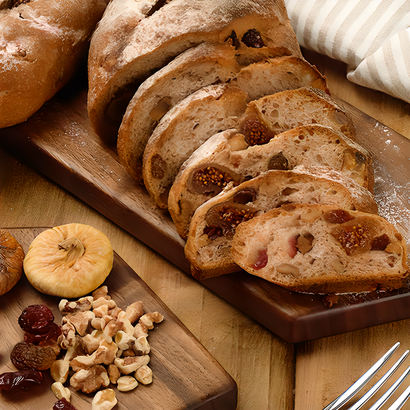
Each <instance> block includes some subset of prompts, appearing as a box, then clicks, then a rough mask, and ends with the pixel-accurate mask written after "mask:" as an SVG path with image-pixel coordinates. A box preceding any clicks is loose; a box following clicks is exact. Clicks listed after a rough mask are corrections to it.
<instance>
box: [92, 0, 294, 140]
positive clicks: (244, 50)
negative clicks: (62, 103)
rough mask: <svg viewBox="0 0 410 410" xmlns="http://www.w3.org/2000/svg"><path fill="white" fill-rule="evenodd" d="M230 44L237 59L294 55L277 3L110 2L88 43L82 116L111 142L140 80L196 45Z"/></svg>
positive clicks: (245, 61) (281, 7)
mask: <svg viewBox="0 0 410 410" xmlns="http://www.w3.org/2000/svg"><path fill="white" fill-rule="evenodd" d="M225 41H228V42H231V43H232V44H234V45H235V47H236V48H237V51H236V53H237V54H238V56H239V57H240V60H241V64H242V63H243V64H249V63H251V62H254V61H259V60H261V59H262V58H267V57H270V56H271V54H272V53H273V55H275V56H276V55H296V56H301V52H300V48H299V44H298V43H297V40H296V36H295V33H294V32H293V29H292V27H291V25H290V22H289V18H288V16H287V12H286V8H285V5H284V1H283V0H243V1H241V2H236V1H232V0H207V1H203V0H170V1H161V0H149V1H146V0H112V1H111V2H110V4H109V5H108V7H107V10H106V12H105V13H104V16H103V18H102V19H101V21H100V24H99V26H98V27H97V29H96V31H95V32H94V35H93V37H92V40H91V44H90V53H89V64H88V66H89V94H88V113H89V117H90V121H91V124H92V126H93V127H94V130H95V131H96V133H97V134H98V135H99V136H101V137H102V138H103V139H104V140H105V141H106V142H107V143H108V142H112V141H113V139H114V140H115V138H116V136H117V131H118V128H119V125H120V123H121V118H122V115H123V114H124V112H125V108H126V105H127V104H128V102H129V100H130V99H131V97H132V95H133V94H134V92H135V91H136V89H137V88H138V86H139V85H140V84H141V82H142V81H144V80H145V79H146V78H148V77H149V76H150V75H151V74H153V73H154V72H155V71H157V70H158V69H160V68H161V67H163V66H165V65H166V64H168V63H169V62H170V61H171V60H172V59H173V58H175V57H176V56H177V55H179V54H181V53H182V52H184V51H185V50H187V49H189V48H191V47H195V46H196V45H198V44H200V43H203V42H211V43H223V42H225Z"/></svg>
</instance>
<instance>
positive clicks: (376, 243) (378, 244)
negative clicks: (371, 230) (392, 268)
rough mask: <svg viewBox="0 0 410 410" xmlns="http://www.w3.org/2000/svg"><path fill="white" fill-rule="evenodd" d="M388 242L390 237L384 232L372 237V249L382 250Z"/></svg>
mask: <svg viewBox="0 0 410 410" xmlns="http://www.w3.org/2000/svg"><path fill="white" fill-rule="evenodd" d="M389 243H390V238H389V237H388V236H387V235H386V234H383V235H382V236H379V237H377V238H374V239H373V241H372V251H384V250H385V249H386V248H387V245H388V244H389Z"/></svg>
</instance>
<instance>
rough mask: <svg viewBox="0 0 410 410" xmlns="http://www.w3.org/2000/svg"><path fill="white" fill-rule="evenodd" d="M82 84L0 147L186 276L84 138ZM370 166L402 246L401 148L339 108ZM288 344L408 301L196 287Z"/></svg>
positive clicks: (166, 232) (405, 295)
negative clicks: (352, 125)
mask: <svg viewBox="0 0 410 410" xmlns="http://www.w3.org/2000/svg"><path fill="white" fill-rule="evenodd" d="M86 94H87V90H86V83H85V81H84V80H83V81H81V79H80V80H78V79H77V80H76V81H73V82H71V84H69V85H68V86H67V87H66V88H65V89H64V90H62V92H60V93H59V94H58V95H57V96H55V97H54V98H53V99H52V100H50V101H49V102H48V103H46V104H45V105H44V106H43V108H42V109H41V110H40V111H39V112H37V113H36V114H35V115H34V116H32V117H31V118H30V119H29V120H28V121H26V122H25V123H23V124H19V125H17V126H14V127H10V128H6V129H2V130H0V145H1V146H2V147H4V148H5V149H7V150H8V151H9V152H11V153H12V154H13V155H15V156H16V157H18V158H20V159H21V160H23V161H24V162H25V163H27V164H29V165H30V166H32V167H33V168H35V169H36V170H38V171H40V172H41V173H43V174H44V175H46V176H47V177H49V178H50V179H52V180H53V181H55V182H56V183H58V184H60V185H61V186H62V187H64V188H65V189H67V190H68V191H70V192H71V193H72V194H74V195H76V196H77V197H79V198H80V199H82V200H83V201H84V202H86V203H87V204H89V205H90V206H92V207H93V208H94V209H96V210H97V211H99V212H101V213H102V214H103V215H105V216H106V217H108V218H109V219H110V220H112V221H113V222H115V223H116V224H118V225H119V226H121V227H122V228H123V229H125V230H126V231H128V232H129V233H131V234H132V235H134V236H135V237H136V238H138V239H140V240H141V241H142V242H144V243H145V244H147V245H148V246H149V247H151V248H152V249H154V250H155V251H157V252H158V253H159V254H161V255H163V256H164V257H165V258H167V259H168V260H169V261H170V262H172V263H174V264H175V265H177V266H178V267H179V268H181V269H182V270H183V271H185V272H187V273H188V274H189V264H188V261H187V260H186V259H185V256H184V252H183V247H184V241H183V240H182V239H181V238H180V237H179V236H178V234H177V233H176V230H175V228H174V226H173V224H172V220H171V219H170V217H169V215H168V214H167V213H165V212H163V211H160V210H158V209H157V208H156V207H155V205H154V203H153V201H152V200H151V198H150V197H149V195H148V193H147V192H146V191H145V189H144V188H143V187H142V186H139V185H137V184H136V183H135V182H134V180H133V179H132V178H131V177H130V176H129V175H128V174H127V173H126V171H125V170H124V169H123V167H122V166H121V164H120V163H119V161H118V157H117V154H116V152H115V149H113V148H112V147H109V146H106V145H104V144H103V143H102V141H101V140H100V139H99V138H98V136H97V135H96V134H95V133H94V132H93V130H92V127H91V125H90V122H89V120H88V116H87V109H86V98H87V95H86ZM340 103H342V104H343V105H344V106H345V108H346V110H347V111H348V112H350V114H351V115H352V117H353V120H354V122H355V125H356V127H357V134H358V136H357V141H358V142H359V143H360V144H361V145H363V146H364V147H365V148H367V149H368V150H369V151H370V152H371V153H372V156H373V160H374V168H375V175H376V186H375V197H376V201H377V202H378V205H379V210H380V214H381V215H382V216H384V217H385V218H387V219H388V220H389V221H390V222H392V223H393V224H394V225H395V226H396V227H397V228H398V229H399V231H400V232H401V233H402V234H403V236H404V237H405V238H406V241H407V243H410V198H409V196H410V194H409V193H410V180H409V176H410V161H409V158H410V141H409V140H407V139H406V138H404V137H403V136H402V135H400V134H398V133H396V132H395V131H393V130H391V129H389V128H387V127H386V126H384V125H383V124H380V123H378V122H377V121H376V120H374V119H373V118H370V117H369V116H367V115H365V114H364V113H362V112H361V111H359V110H357V109H356V108H354V107H352V106H350V105H348V104H347V103H344V102H343V101H340ZM202 283H203V284H204V285H205V286H206V287H208V288H209V289H211V290H212V291H214V292H215V293H216V294H218V295H220V296H221V297H222V298H224V299H225V300H227V301H228V302H230V303H231V304H233V305H234V306H236V307H237V308H239V309H240V310H241V311H243V312H245V313H247V314H248V315H249V316H251V317H252V318H254V319H255V320H257V321H258V322H259V323H261V324H262V325H264V326H266V327H267V328H268V329H270V330H271V331H272V332H274V333H276V334H277V335H278V336H280V337H282V338H283V339H285V340H286V341H288V342H300V341H307V340H312V339H316V338H320V337H324V336H330V335H335V334H339V333H344V332H348V331H351V330H357V329H361V328H364V327H369V326H373V325H377V324H381V323H386V322H390V321H395V320H400V319H404V318H408V317H410V308H409V306H410V292H409V287H408V286H406V287H405V288H403V289H400V290H398V291H395V292H373V293H368V294H361V295H340V296H337V297H330V298H329V297H323V296H319V295H302V294H298V293H294V292H290V291H287V290H285V289H282V288H280V287H278V286H276V285H274V284H271V283H268V282H266V281H264V280H262V279H259V278H257V277H253V276H251V275H249V274H247V273H245V272H240V273H236V274H230V275H224V276H221V277H218V278H214V279H208V280H206V281H203V282H202Z"/></svg>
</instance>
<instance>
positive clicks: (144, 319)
mask: <svg viewBox="0 0 410 410" xmlns="http://www.w3.org/2000/svg"><path fill="white" fill-rule="evenodd" d="M163 320H164V316H162V315H161V314H160V313H158V312H153V313H146V314H145V315H142V316H141V317H140V323H143V324H144V325H145V326H147V328H148V329H153V328H154V323H161V322H162V321H163Z"/></svg>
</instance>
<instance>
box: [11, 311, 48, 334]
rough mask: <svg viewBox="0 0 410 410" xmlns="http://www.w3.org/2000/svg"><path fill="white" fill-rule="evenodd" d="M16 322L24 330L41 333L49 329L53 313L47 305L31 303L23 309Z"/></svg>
mask: <svg viewBox="0 0 410 410" xmlns="http://www.w3.org/2000/svg"><path fill="white" fill-rule="evenodd" d="M18 322H19V325H20V327H21V328H22V329H23V330H24V331H25V332H28V333H32V334H34V335H42V334H45V333H48V332H49V331H50V327H51V325H52V323H53V322H54V315H53V312H52V311H51V310H50V309H49V308H48V307H47V306H44V305H31V306H28V307H27V308H25V309H24V310H23V312H22V313H21V315H20V317H19V319H18Z"/></svg>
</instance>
